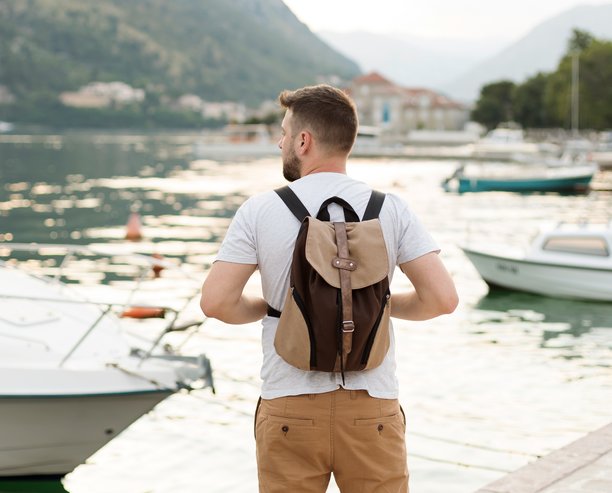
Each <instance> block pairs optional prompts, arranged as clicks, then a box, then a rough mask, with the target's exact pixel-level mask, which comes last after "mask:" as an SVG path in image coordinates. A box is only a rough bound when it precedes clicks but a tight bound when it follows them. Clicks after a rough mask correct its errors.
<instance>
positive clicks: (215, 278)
mask: <svg viewBox="0 0 612 493" xmlns="http://www.w3.org/2000/svg"><path fill="white" fill-rule="evenodd" d="M256 268H257V266H256V265H253V264H235V263H231V262H220V261H217V262H215V263H214V264H213V265H212V267H211V269H210V272H209V273H208V276H207V277H206V280H205V281H204V285H203V286H202V297H201V298H200V307H201V308H202V311H203V312H204V314H205V315H206V316H207V317H212V318H217V319H219V320H221V321H223V322H226V323H228V324H245V323H249V322H255V321H256V320H260V319H262V318H263V317H264V316H265V315H266V310H267V304H266V302H265V301H264V300H263V299H262V298H256V297H252V296H245V295H244V294H243V290H244V286H245V285H246V283H247V281H248V280H249V278H250V277H251V275H252V274H253V272H255V269H256Z"/></svg>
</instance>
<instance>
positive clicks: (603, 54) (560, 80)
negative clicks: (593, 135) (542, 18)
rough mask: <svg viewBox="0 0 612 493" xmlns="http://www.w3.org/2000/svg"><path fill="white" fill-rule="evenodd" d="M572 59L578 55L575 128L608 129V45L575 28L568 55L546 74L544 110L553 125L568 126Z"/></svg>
mask: <svg viewBox="0 0 612 493" xmlns="http://www.w3.org/2000/svg"><path fill="white" fill-rule="evenodd" d="M572 56H578V63H579V65H578V67H579V78H578V99H579V117H578V127H579V128H591V129H594V130H603V129H605V128H610V127H611V126H612V85H611V84H610V81H611V80H612V42H610V41H600V40H597V39H595V38H593V37H592V36H591V35H590V34H588V33H586V32H584V31H580V30H577V29H575V30H574V36H573V38H572V39H571V40H570V42H569V44H568V52H567V53H566V54H565V56H564V57H563V58H562V59H561V61H560V62H559V66H558V67H557V70H556V71H555V72H553V73H552V74H550V76H549V78H548V81H547V83H546V88H545V94H544V105H545V111H546V112H547V114H548V115H550V117H551V118H552V121H553V123H554V124H556V125H559V126H562V127H565V128H570V126H571V105H572V103H571V90H572Z"/></svg>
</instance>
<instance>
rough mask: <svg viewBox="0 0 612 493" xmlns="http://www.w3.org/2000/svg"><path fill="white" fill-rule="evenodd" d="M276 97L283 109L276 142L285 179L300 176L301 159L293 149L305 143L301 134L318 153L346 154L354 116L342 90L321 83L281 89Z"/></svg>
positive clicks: (353, 132)
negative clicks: (279, 133) (285, 89)
mask: <svg viewBox="0 0 612 493" xmlns="http://www.w3.org/2000/svg"><path fill="white" fill-rule="evenodd" d="M278 99H279V101H280V104H281V106H282V107H283V108H285V109H286V110H287V112H286V114H285V118H284V120H283V124H282V127H283V136H282V137H281V140H280V142H279V145H280V147H281V149H283V173H284V175H285V178H286V179H287V180H289V181H293V180H296V179H298V178H299V177H300V176H301V171H300V170H301V164H302V162H301V158H300V156H299V155H298V153H297V151H296V149H298V148H299V146H300V145H302V146H303V145H304V144H305V142H304V138H305V137H306V138H312V140H313V141H314V142H315V144H316V147H317V150H318V152H319V153H320V155H321V156H325V157H344V158H346V156H348V154H349V152H350V151H351V148H352V147H353V144H354V143H355V136H356V135H357V126H358V120H357V110H356V108H355V104H354V103H353V101H352V100H351V99H350V98H349V97H348V96H347V95H346V94H345V93H344V92H343V91H341V90H339V89H336V88H335V87H332V86H328V85H324V84H321V85H317V86H308V87H303V88H301V89H298V90H296V91H283V92H282V93H281V94H280V95H279V98H278ZM296 139H301V141H296Z"/></svg>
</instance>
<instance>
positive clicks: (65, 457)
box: [0, 244, 212, 480]
mask: <svg viewBox="0 0 612 493" xmlns="http://www.w3.org/2000/svg"><path fill="white" fill-rule="evenodd" d="M0 247H1V248H2V250H3V251H5V250H6V249H9V250H10V251H11V252H12V251H13V249H18V248H19V246H17V245H11V244H1V245H0ZM27 248H28V249H30V250H32V249H35V246H31V245H29V246H28V247H27ZM11 255H12V253H11ZM12 260H16V259H15V258H13V257H12V258H9V261H12ZM9 261H7V262H3V261H0V478H2V479H3V480H6V479H15V478H23V477H30V478H31V477H46V478H61V477H62V476H64V475H65V474H67V473H69V472H70V471H72V470H73V469H74V468H75V467H76V466H77V465H79V464H81V463H83V462H84V461H85V459H87V458H88V457H89V456H90V455H92V454H93V453H94V452H96V451H97V450H98V449H100V448H101V447H102V446H103V445H105V444H106V443H107V442H108V441H110V440H112V439H113V437H115V436H117V435H118V434H119V433H120V432H121V431H122V430H124V429H125V428H126V427H128V426H129V425H130V424H131V423H133V422H134V421H136V420H137V419H138V418H140V417H141V416H143V415H144V414H146V413H147V412H149V411H150V410H151V409H153V407H155V405H157V404H158V403H159V402H161V401H162V400H164V399H165V398H167V397H168V396H170V395H172V394H173V393H175V392H177V391H179V390H182V389H187V390H192V389H195V388H205V387H212V371H211V367H210V362H209V360H208V359H207V358H206V356H205V355H203V354H201V355H197V356H181V355H179V354H176V353H175V352H174V351H171V350H169V349H168V348H167V347H166V344H165V341H164V344H163V347H162V344H160V342H161V341H162V336H163V335H164V334H166V333H168V332H174V331H177V330H182V329H187V328H188V326H189V327H193V328H194V330H197V327H198V326H199V325H200V324H201V323H202V322H203V321H195V322H193V323H191V324H183V325H182V326H180V327H179V326H177V324H176V323H175V322H176V320H177V317H176V316H175V315H176V312H173V313H172V315H170V316H169V317H168V318H169V322H168V323H164V324H163V326H164V329H163V330H162V333H161V334H158V333H156V334H154V335H153V336H152V337H151V338H148V339H146V342H145V340H142V339H136V338H133V339H134V340H129V339H128V338H127V337H128V334H127V333H126V331H124V326H123V324H124V323H125V321H124V319H121V318H120V317H119V316H118V315H117V314H116V313H115V312H116V311H121V310H122V309H123V308H125V305H123V304H114V303H107V302H94V301H91V300H90V299H88V298H87V297H84V296H83V295H82V293H81V292H80V291H79V290H78V289H77V287H76V286H75V285H74V284H66V283H64V282H61V281H60V280H59V279H54V278H51V277H43V276H38V275H34V274H32V273H30V272H27V271H26V270H25V269H24V268H20V263H19V262H9ZM151 262H155V260H154V259H153V260H151ZM9 263H11V264H16V265H9ZM166 310H167V311H170V312H172V309H171V308H166ZM125 313H128V311H127V310H125V311H124V316H129V313H128V315H126V314H125ZM157 315H158V316H159V313H158V314H157ZM128 341H129V342H128ZM137 341H140V345H138V344H136V342H137Z"/></svg>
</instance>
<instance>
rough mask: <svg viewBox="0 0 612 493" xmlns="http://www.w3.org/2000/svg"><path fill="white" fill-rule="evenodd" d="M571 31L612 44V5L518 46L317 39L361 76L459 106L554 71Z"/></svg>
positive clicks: (566, 16)
mask: <svg viewBox="0 0 612 493" xmlns="http://www.w3.org/2000/svg"><path fill="white" fill-rule="evenodd" d="M573 28H580V29H584V30H586V31H588V32H590V33H591V34H593V35H594V36H595V37H599V38H612V4H606V5H597V6H593V5H584V6H580V7H576V8H573V9H571V10H567V11H565V12H563V13H561V14H559V15H557V16H555V17H553V18H551V19H549V20H547V21H544V22H542V23H540V24H539V25H537V26H536V27H534V28H533V29H532V30H531V31H530V32H529V33H528V34H527V35H526V36H525V37H523V38H522V39H520V40H518V41H515V42H508V41H504V40H501V39H480V40H467V41H466V40H458V39H447V40H443V39H426V38H417V37H410V36H400V35H398V34H394V35H389V36H383V35H380V34H373V33H367V32H351V33H337V32H329V31H322V32H318V33H317V34H318V35H319V36H320V37H321V38H323V39H324V40H325V41H327V42H328V43H329V44H330V45H331V46H333V47H334V48H335V49H337V50H338V51H339V52H341V53H344V54H345V55H346V56H348V57H350V58H352V59H353V60H355V61H356V62H357V63H358V64H359V65H360V67H361V68H362V70H364V71H371V70H376V71H378V72H380V73H382V74H384V75H385V76H386V77H388V78H389V79H392V80H393V81H394V82H397V83H400V84H403V85H407V86H421V87H422V86H425V87H429V88H432V89H438V90H441V91H442V92H444V93H446V94H448V95H449V96H451V97H454V98H456V99H459V100H464V101H470V100H474V99H476V98H477V97H478V94H479V91H480V88H481V87H482V85H484V84H487V83H488V82H493V81H496V80H499V79H511V80H514V81H516V82H522V81H523V80H525V78H527V77H529V76H531V75H535V74H536V73H537V72H538V71H551V70H554V69H555V68H556V66H557V64H558V62H559V59H560V58H561V56H562V55H563V54H564V53H565V51H566V48H567V42H568V40H569V38H570V36H571V32H572V29H573Z"/></svg>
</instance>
